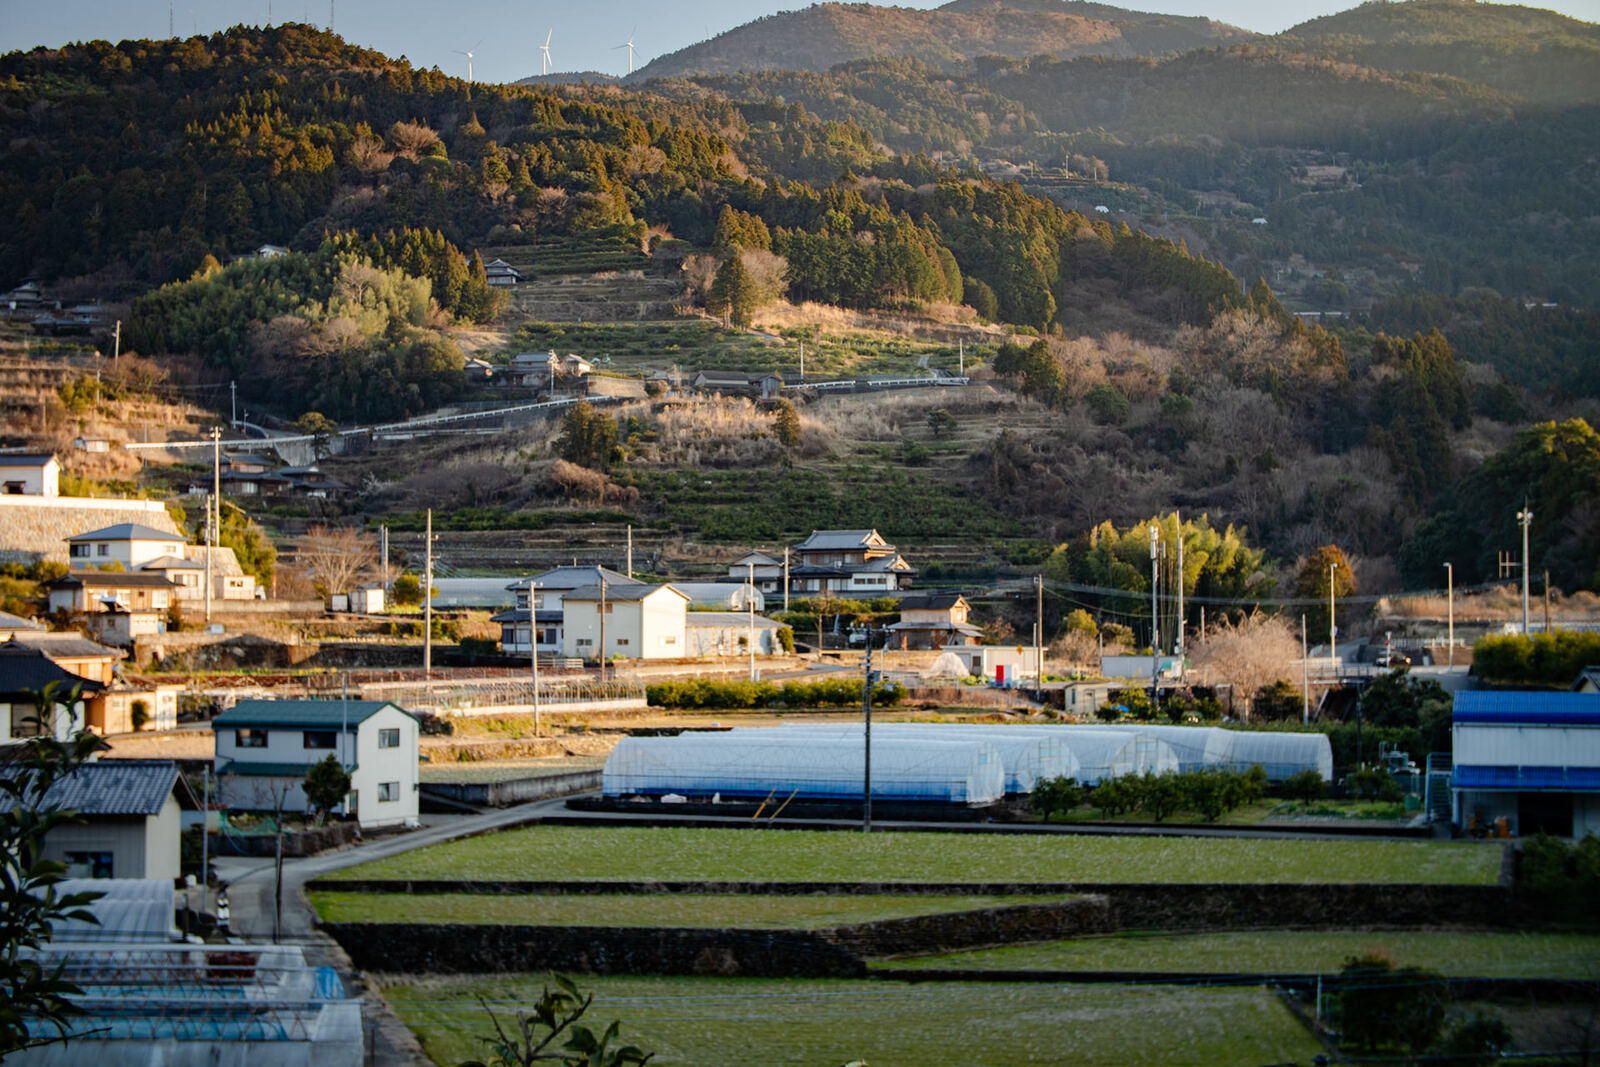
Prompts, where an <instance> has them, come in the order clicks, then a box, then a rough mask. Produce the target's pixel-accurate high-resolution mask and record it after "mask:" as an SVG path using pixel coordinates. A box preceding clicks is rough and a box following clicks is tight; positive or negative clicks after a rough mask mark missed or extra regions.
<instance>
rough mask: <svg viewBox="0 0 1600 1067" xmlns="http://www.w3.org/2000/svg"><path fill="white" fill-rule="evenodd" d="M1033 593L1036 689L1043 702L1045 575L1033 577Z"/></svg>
mask: <svg viewBox="0 0 1600 1067" xmlns="http://www.w3.org/2000/svg"><path fill="white" fill-rule="evenodd" d="M1033 592H1034V596H1035V599H1036V603H1035V605H1034V616H1035V618H1034V623H1033V673H1034V689H1035V690H1037V692H1038V699H1040V700H1041V701H1042V700H1043V699H1044V575H1042V574H1035V575H1034V576H1033Z"/></svg>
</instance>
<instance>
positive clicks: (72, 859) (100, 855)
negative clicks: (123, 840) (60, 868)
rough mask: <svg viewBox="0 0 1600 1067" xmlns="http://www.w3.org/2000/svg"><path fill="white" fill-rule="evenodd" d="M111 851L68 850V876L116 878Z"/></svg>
mask: <svg viewBox="0 0 1600 1067" xmlns="http://www.w3.org/2000/svg"><path fill="white" fill-rule="evenodd" d="M112 867H113V863H112V857H111V853H109V852H68V853H67V877H68V878H114V877H116V876H115V875H114V874H112V873H111V871H112Z"/></svg>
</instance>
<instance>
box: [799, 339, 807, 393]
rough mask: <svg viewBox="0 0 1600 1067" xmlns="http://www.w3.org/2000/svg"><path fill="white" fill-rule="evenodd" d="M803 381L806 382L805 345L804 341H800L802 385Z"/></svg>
mask: <svg viewBox="0 0 1600 1067" xmlns="http://www.w3.org/2000/svg"><path fill="white" fill-rule="evenodd" d="M805 380H806V343H805V342H804V341H801V342H800V381H801V382H802V383H804V382H805Z"/></svg>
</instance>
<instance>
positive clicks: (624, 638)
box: [617, 637, 628, 648]
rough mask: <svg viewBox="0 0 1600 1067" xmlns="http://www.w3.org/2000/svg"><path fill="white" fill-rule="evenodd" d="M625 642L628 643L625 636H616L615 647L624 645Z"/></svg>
mask: <svg viewBox="0 0 1600 1067" xmlns="http://www.w3.org/2000/svg"><path fill="white" fill-rule="evenodd" d="M627 644H628V639H627V638H626V637H619V638H617V647H618V648H623V647H626V646H627Z"/></svg>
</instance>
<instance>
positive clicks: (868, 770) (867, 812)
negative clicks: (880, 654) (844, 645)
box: [861, 626, 875, 834]
mask: <svg viewBox="0 0 1600 1067" xmlns="http://www.w3.org/2000/svg"><path fill="white" fill-rule="evenodd" d="M873 681H875V679H874V677H873V674H872V628H871V627H870V626H869V627H867V674H866V680H865V681H864V682H863V684H862V686H861V723H862V739H863V741H864V742H865V747H864V748H863V749H862V765H861V767H862V775H861V832H862V833H864V834H870V833H871V832H872V683H873Z"/></svg>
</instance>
